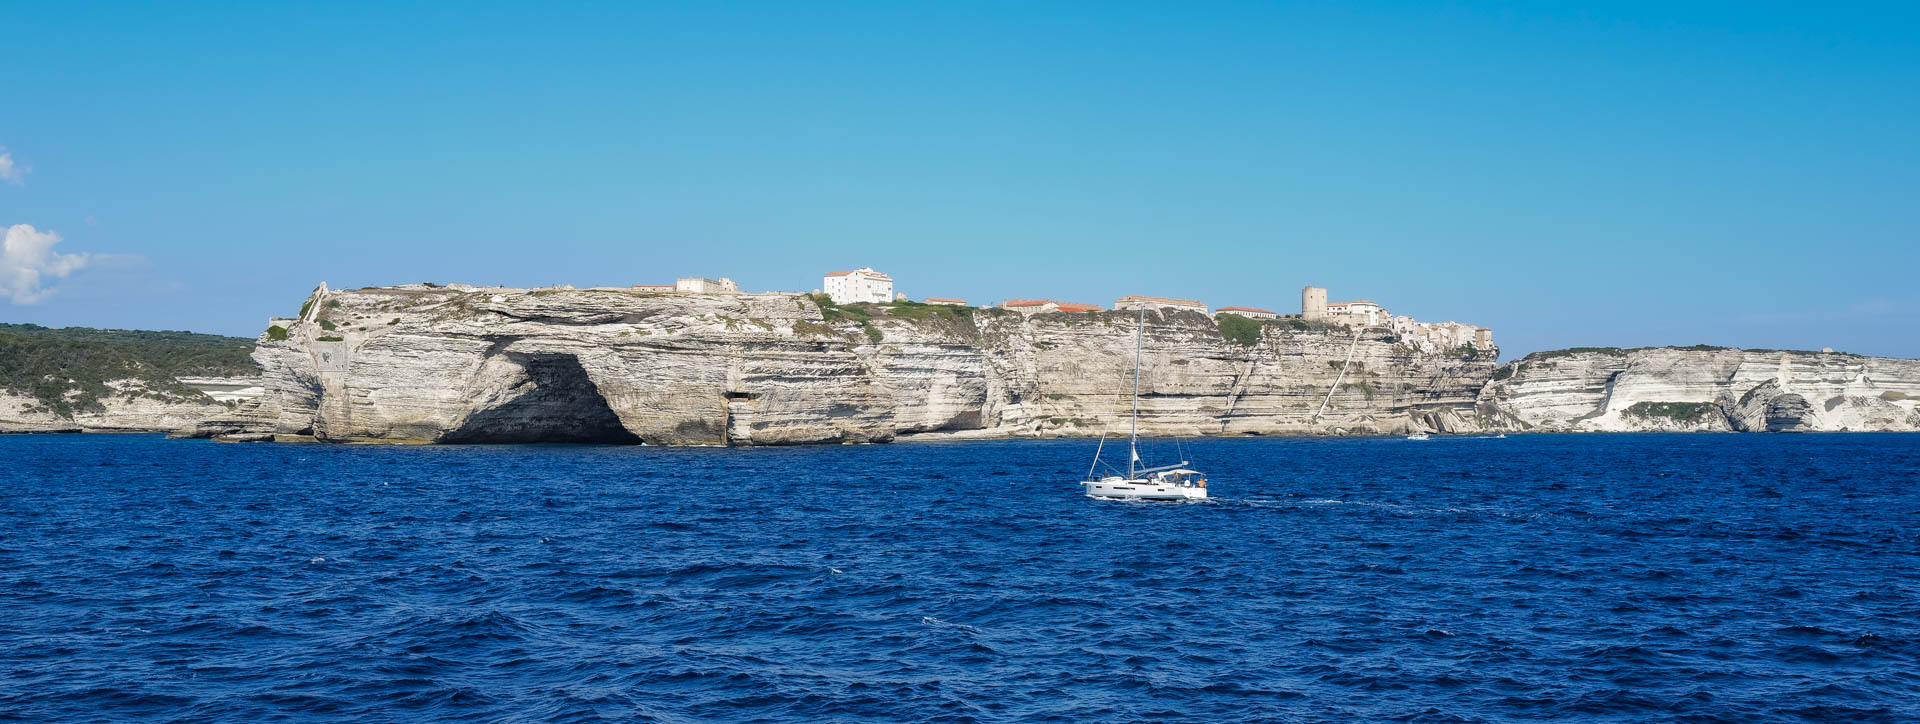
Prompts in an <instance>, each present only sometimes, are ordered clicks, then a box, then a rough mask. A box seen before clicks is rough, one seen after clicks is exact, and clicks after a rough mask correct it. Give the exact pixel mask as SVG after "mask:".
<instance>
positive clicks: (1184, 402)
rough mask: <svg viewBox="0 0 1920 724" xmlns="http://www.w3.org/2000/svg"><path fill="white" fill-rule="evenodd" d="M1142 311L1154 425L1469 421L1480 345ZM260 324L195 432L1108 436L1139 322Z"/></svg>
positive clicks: (629, 307) (585, 297) (487, 315)
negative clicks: (1227, 335)
mask: <svg viewBox="0 0 1920 724" xmlns="http://www.w3.org/2000/svg"><path fill="white" fill-rule="evenodd" d="M951 315H958V316H951ZM828 318H833V319H834V321H828ZM1147 318H1148V324H1147V327H1146V333H1145V349H1146V361H1145V365H1144V371H1143V374H1142V389H1141V392H1142V400H1141V407H1142V410H1141V412H1142V428H1143V431H1145V432H1147V433H1150V434H1160V435H1236V434H1288V433H1296V434H1298V433H1314V434H1322V433H1369V432H1370V433H1399V432H1404V431H1409V430H1440V431H1446V430H1473V429H1478V428H1479V427H1480V425H1481V424H1482V423H1481V421H1480V420H1479V418H1478V413H1477V412H1476V409H1475V405H1476V397H1477V395H1478V394H1479V392H1480V389H1481V387H1482V385H1483V384H1484V383H1485V381H1486V380H1487V379H1488V377H1489V376H1490V375H1491V373H1492V370H1493V368H1494V363H1493V359H1494V353H1493V351H1491V350H1488V351H1486V352H1483V353H1482V354H1480V355H1478V356H1476V357H1473V358H1471V359H1463V358H1459V357H1452V356H1446V355H1437V354H1432V353H1423V352H1421V351H1419V350H1418V349H1416V348H1414V347H1413V346H1412V345H1408V344H1403V343H1400V341H1399V340H1398V338H1396V337H1395V336H1394V335H1393V334H1392V333H1390V332H1387V331H1384V330H1373V331H1369V332H1364V333H1360V339H1359V341H1358V343H1357V344H1355V334H1356V333H1355V332H1354V331H1352V330H1349V329H1346V328H1342V327H1327V326H1324V325H1299V326H1301V327H1306V328H1305V329H1298V328H1295V327H1294V326H1292V325H1291V324H1290V323H1288V322H1285V321H1280V322H1271V323H1267V324H1266V325H1265V326H1264V327H1262V328H1261V332H1260V336H1259V338H1258V339H1257V340H1255V343H1254V344H1252V345H1250V346H1249V345H1243V344H1240V343H1236V342H1233V341H1229V340H1227V339H1224V338H1223V337H1222V335H1221V334H1220V331H1219V328H1218V327H1217V326H1215V322H1214V320H1212V319H1210V318H1208V317H1206V316H1203V315H1199V314H1191V313H1178V312H1167V313H1158V312H1150V313H1148V317H1147ZM273 324H274V326H275V327H276V328H278V329H280V330H284V334H282V333H281V332H271V333H270V334H268V335H263V337H262V338H261V340H260V343H259V346H258V348H257V349H256V351H255V355H254V357H255V360H256V361H257V362H258V363H259V364H260V366H261V367H262V370H263V376H264V380H265V382H264V387H265V390H266V394H265V395H264V396H263V397H262V398H261V399H259V400H258V401H255V402H254V403H249V404H247V405H244V406H242V408H241V410H240V411H239V413H238V414H234V415H227V416H223V417H220V418H216V419H212V420H209V421H207V422H205V423H203V424H202V425H201V426H200V428H199V430H198V433H199V434H202V435H241V436H254V437H264V436H273V437H275V438H277V439H302V438H306V437H311V438H315V439H320V440H329V441H343V442H381V441H384V442H522V441H527V442H530V441H582V442H647V443H653V444H706V445H778V444H797V443H823V442H868V441H885V440H890V439H894V438H895V437H897V436H906V435H921V436H928V437H936V436H962V437H965V436H1010V435H1028V436H1055V435H1097V434H1100V432H1101V431H1102V429H1103V428H1107V427H1109V426H1110V427H1111V428H1112V429H1113V430H1116V431H1119V430H1123V429H1124V423H1125V419H1126V411H1127V403H1128V398H1127V397H1126V391H1127V390H1128V389H1129V385H1130V380H1131V377H1130V369H1131V365H1132V361H1133V345H1134V328H1135V319H1134V316H1133V315H1132V314H1131V313H1113V312H1108V313H1097V314H1060V313H1056V314H1045V315H1036V316H1034V317H1031V318H1028V317H1023V316H1020V315H1013V314H1004V315H1003V314H995V313H992V312H988V311H978V310H966V311H959V310H944V311H942V310H932V311H929V310H925V309H904V310H894V311H891V312H889V311H884V310H876V316H874V317H872V318H871V319H863V318H861V313H860V312H858V311H851V312H843V311H842V310H834V309H829V310H827V311H825V312H823V310H822V309H821V307H820V306H819V305H818V304H816V303H815V302H814V301H813V299H811V298H809V297H805V296H800V295H791V294H727V293H716V294H692V293H676V292H655V291H639V290H623V289H583V290H572V289H541V290H520V289H503V288H474V287H452V288H441V287H430V286H426V285H412V286H407V287H391V288H377V289H363V290H353V291H334V290H328V289H326V288H324V287H322V288H321V289H320V290H318V291H317V292H316V293H315V296H314V297H313V298H312V299H311V300H310V303H309V304H308V305H307V307H306V311H305V312H304V313H303V315H302V317H301V318H300V319H290V320H274V322H273ZM276 337H283V338H276ZM1349 350H1352V351H1353V354H1354V358H1353V362H1352V365H1351V367H1349V368H1348V374H1347V375H1346V377H1345V378H1344V379H1343V380H1341V384H1340V386H1339V388H1338V389H1335V390H1334V391H1333V394H1332V395H1331V397H1330V399H1329V398H1328V391H1329V388H1330V387H1333V385H1334V383H1335V380H1336V378H1337V377H1339V375H1340V372H1341V366H1342V365H1343V364H1345V362H1344V360H1345V359H1346V357H1347V355H1348V353H1349ZM1323 400H1324V401H1325V402H1326V410H1325V412H1324V414H1321V413H1320V408H1321V405H1322V403H1323Z"/></svg>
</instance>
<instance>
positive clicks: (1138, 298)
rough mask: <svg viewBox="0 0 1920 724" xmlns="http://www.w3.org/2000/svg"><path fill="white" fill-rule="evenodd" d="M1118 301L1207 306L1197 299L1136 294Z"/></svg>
mask: <svg viewBox="0 0 1920 724" xmlns="http://www.w3.org/2000/svg"><path fill="white" fill-rule="evenodd" d="M1120 301H1123V302H1125V301H1137V302H1159V303H1161V304H1184V305H1187V306H1190V307H1204V306H1207V305H1206V304H1204V303H1202V302H1201V301H1200V300H1198V299H1168V298H1166V297H1143V296H1140V295H1138V294H1128V295H1127V296H1124V297H1121V298H1120Z"/></svg>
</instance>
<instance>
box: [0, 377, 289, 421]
mask: <svg viewBox="0 0 1920 724" xmlns="http://www.w3.org/2000/svg"><path fill="white" fill-rule="evenodd" d="M199 379H204V380H206V381H207V384H209V385H214V384H218V385H221V386H225V387H232V388H237V389H244V388H247V387H248V386H249V385H251V384H253V383H254V382H255V381H254V380H251V379H242V378H199ZM106 384H107V386H108V387H109V388H112V390H113V391H114V394H112V395H108V396H105V397H102V398H101V399H100V407H99V408H98V409H88V410H77V411H75V412H74V413H73V415H72V416H71V417H67V416H62V415H59V414H56V413H54V412H53V411H51V410H48V409H46V406H44V405H41V404H40V403H39V402H38V401H36V400H34V399H33V398H31V397H26V396H23V395H20V394H18V393H14V392H8V391H6V390H0V433H16V432H171V431H175V430H180V429H182V428H188V427H191V426H193V425H195V424H196V423H198V422H199V421H201V420H204V419H207V418H210V417H216V416H221V415H226V414H229V413H230V412H231V410H230V409H229V408H228V407H227V406H226V405H225V404H222V403H220V402H216V401H215V400H214V399H213V398H211V397H206V396H193V397H187V396H182V395H179V394H177V393H176V392H175V391H170V390H154V389H150V388H149V387H148V386H147V384H146V383H145V382H142V381H140V380H134V379H126V380H113V381H110V382H107V383H106Z"/></svg>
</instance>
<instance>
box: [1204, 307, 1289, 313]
mask: <svg viewBox="0 0 1920 724" xmlns="http://www.w3.org/2000/svg"><path fill="white" fill-rule="evenodd" d="M1213 311H1216V312H1259V313H1261V314H1273V313H1274V312H1273V310H1271V309H1261V308H1259V307H1221V308H1219V309H1215V310H1213Z"/></svg>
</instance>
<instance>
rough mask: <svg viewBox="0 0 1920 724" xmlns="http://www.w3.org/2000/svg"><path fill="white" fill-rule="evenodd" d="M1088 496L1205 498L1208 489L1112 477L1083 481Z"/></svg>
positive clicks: (1144, 498) (1108, 497)
mask: <svg viewBox="0 0 1920 724" xmlns="http://www.w3.org/2000/svg"><path fill="white" fill-rule="evenodd" d="M1081 484H1082V485H1085V486H1086V487H1087V497H1089V498H1107V499H1110V500H1205V499H1206V497H1207V489H1206V488H1202V487H1199V486H1194V485H1171V484H1167V483H1156V482H1153V481H1150V480H1121V479H1118V478H1112V479H1107V480H1097V481H1093V482H1088V483H1081Z"/></svg>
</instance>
